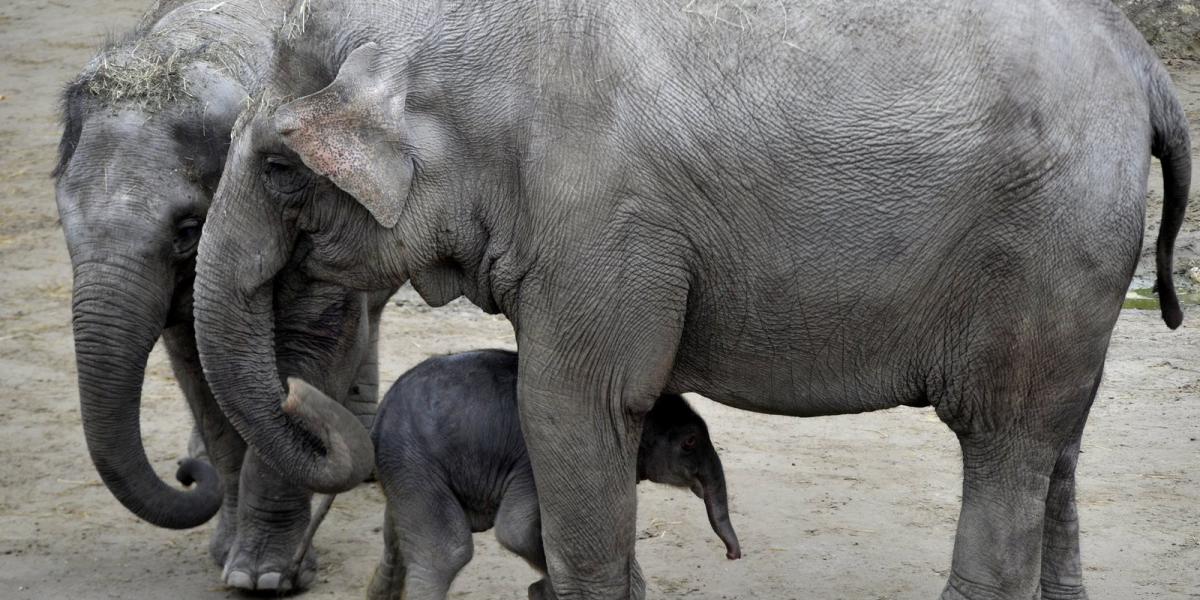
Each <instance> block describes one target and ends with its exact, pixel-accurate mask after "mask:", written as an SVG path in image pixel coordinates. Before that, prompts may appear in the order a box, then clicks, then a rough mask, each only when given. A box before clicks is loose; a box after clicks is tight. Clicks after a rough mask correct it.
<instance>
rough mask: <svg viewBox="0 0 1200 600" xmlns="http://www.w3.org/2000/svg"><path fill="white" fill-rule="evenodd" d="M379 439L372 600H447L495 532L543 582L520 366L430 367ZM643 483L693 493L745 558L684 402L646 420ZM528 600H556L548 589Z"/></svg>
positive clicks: (407, 381) (474, 356)
mask: <svg viewBox="0 0 1200 600" xmlns="http://www.w3.org/2000/svg"><path fill="white" fill-rule="evenodd" d="M375 419H376V420H375V427H374V430H373V431H372V438H373V440H374V442H375V464H376V468H377V471H378V477H379V483H380V484H381V485H382V486H383V490H384V493H385V494H387V514H386V518H385V525H384V530H383V535H384V544H385V546H384V552H383V559H382V560H381V561H380V563H379V566H378V568H377V569H376V570H375V575H374V577H372V578H371V585H370V590H369V592H368V594H367V595H368V598H371V599H398V598H402V597H403V598H407V599H408V600H417V599H426V598H429V599H433V598H439V599H440V598H445V597H446V593H447V591H448V590H449V588H450V583H451V582H452V581H454V578H455V576H456V575H457V574H458V572H459V570H461V569H462V568H463V567H464V566H466V564H467V562H469V561H470V560H471V554H472V543H471V533H472V532H480V531H487V530H488V529H491V528H492V527H493V526H495V528H496V539H497V540H498V541H499V542H500V545H502V546H504V547H505V548H507V549H509V550H511V551H513V552H515V553H516V554H517V555H519V556H521V557H522V558H524V559H525V560H526V561H528V562H529V564H530V565H531V566H533V567H534V568H535V569H537V570H538V571H539V572H541V573H542V574H543V575H544V574H545V573H546V556H545V553H544V552H543V550H542V531H541V519H540V516H539V514H540V513H539V512H538V499H537V492H536V490H535V488H534V484H533V471H532V469H531V468H530V465H529V457H528V456H527V455H526V453H525V442H524V439H523V438H522V437H521V427H520V423H519V416H518V414H517V355H516V354H515V353H512V352H506V351H501V350H482V351H478V352H467V353H463V354H456V355H451V356H442V357H437V358H431V359H429V360H426V361H425V362H423V363H421V364H419V365H417V366H416V367H414V368H413V369H412V370H410V371H408V372H407V373H405V374H404V375H403V376H402V377H400V379H399V380H397V381H396V384H395V385H393V386H392V389H391V390H389V391H388V393H387V396H386V397H385V398H384V400H383V403H382V404H381V405H380V407H379V411H378V413H377V416H376V418H375ZM637 470H638V473H637V477H638V480H639V481H640V480H643V479H649V480H650V481H655V482H658V483H665V484H668V485H674V486H679V487H688V488H691V489H692V491H693V492H695V493H696V495H697V496H699V497H701V498H703V499H704V504H705V507H706V508H707V509H708V520H709V523H710V524H711V525H712V527H713V530H715V531H716V533H717V535H718V536H719V537H720V538H721V540H722V541H723V542H724V543H725V547H726V550H727V553H726V556H728V557H729V558H730V559H736V558H739V557H741V549H740V548H739V546H738V540H737V535H736V534H735V533H734V531H733V525H731V524H730V522H729V507H728V504H727V500H726V497H725V474H724V472H723V471H722V469H721V459H720V458H719V457H718V456H717V451H716V449H715V448H713V445H712V442H711V441H710V440H709V438H708V428H707V427H705V424H704V420H703V419H701V418H700V416H699V415H697V414H696V413H695V412H694V411H693V410H692V408H691V407H690V406H688V404H687V402H686V401H684V399H683V398H682V397H680V396H676V395H664V396H662V397H661V398H659V400H658V402H657V404H655V406H654V408H653V409H652V410H651V411H650V412H649V414H647V415H646V420H645V424H644V426H643V433H642V441H641V448H640V449H639V451H638V466H637ZM529 597H530V598H531V599H542V598H546V599H549V598H554V592H553V590H552V589H551V587H550V584H549V579H548V578H543V579H541V580H540V581H538V582H536V583H534V584H532V585H530V586H529Z"/></svg>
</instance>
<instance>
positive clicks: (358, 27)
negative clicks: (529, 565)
mask: <svg viewBox="0 0 1200 600" xmlns="http://www.w3.org/2000/svg"><path fill="white" fill-rule="evenodd" d="M294 10H295V11H298V12H299V13H302V14H304V15H305V22H306V23H307V30H306V32H305V33H304V34H303V35H301V36H299V37H295V38H293V39H291V40H285V41H284V42H283V44H282V46H281V48H280V50H279V52H280V54H279V60H278V62H277V64H276V66H275V67H274V69H273V70H272V74H273V77H274V79H273V80H272V82H271V83H270V84H269V85H268V86H267V87H266V89H265V92H264V96H263V99H262V101H261V102H259V103H256V109H254V111H253V112H252V113H249V114H247V116H246V118H245V119H244V126H243V127H241V128H239V130H238V131H237V132H235V139H234V142H233V145H232V148H231V151H230V152H231V154H230V157H229V161H228V162H227V164H226V172H225V178H224V179H223V180H222V182H221V187H220V189H219V190H218V193H217V196H216V198H215V200H214V204H213V209H212V211H211V213H210V220H209V228H210V231H209V233H208V234H206V236H205V237H204V239H203V240H202V241H201V247H200V258H199V263H198V267H197V268H198V276H197V278H198V279H197V298H196V322H197V327H198V333H199V338H200V339H199V344H200V351H201V359H202V361H203V364H204V367H205V372H206V373H207V375H208V376H209V381H210V382H211V384H212V385H213V389H214V392H215V394H216V396H217V399H218V401H219V402H220V404H221V406H222V408H223V409H224V410H225V411H226V414H227V415H228V416H229V417H230V420H231V421H232V422H233V424H234V425H235V427H237V429H238V431H240V432H241V433H242V434H243V435H245V436H246V439H247V440H248V442H249V443H250V444H251V445H252V446H253V447H255V448H256V449H257V450H259V451H260V452H261V453H262V455H263V458H264V460H265V461H266V462H267V463H268V464H271V465H273V466H275V467H276V468H278V469H279V470H280V471H282V472H284V473H285V474H287V476H289V477H292V478H294V479H295V480H296V481H298V482H302V483H303V484H304V485H307V486H311V487H313V488H316V489H319V490H322V491H336V490H337V489H340V488H342V487H345V486H347V485H349V484H351V483H353V481H354V479H353V477H349V476H347V471H348V470H349V469H348V468H347V467H348V465H352V464H354V459H355V458H356V457H354V456H348V455H347V448H348V447H349V444H348V442H347V440H348V439H350V438H352V437H353V436H355V435H357V433H358V432H355V431H352V430H346V431H336V430H334V429H331V428H326V429H313V428H312V427H309V428H307V430H306V429H305V428H302V427H297V426H296V420H295V419H292V418H290V417H289V415H299V416H300V417H301V419H300V421H301V422H306V423H310V424H311V423H317V422H320V421H321V420H320V419H315V418H313V417H312V415H311V413H312V412H313V411H317V410H326V411H328V412H332V413H336V412H338V410H337V408H336V405H330V406H326V405H321V406H307V405H305V404H304V403H303V402H302V401H301V400H299V398H295V397H294V398H291V399H289V401H288V402H287V403H286V404H285V405H283V406H281V400H283V399H284V394H285V390H284V388H283V387H282V386H281V385H280V383H279V378H278V377H277V376H276V375H275V368H276V361H275V356H274V353H273V345H272V339H271V336H270V333H271V331H272V322H271V315H272V311H271V308H272V296H271V294H270V293H269V290H270V286H271V282H272V281H273V280H274V279H275V278H276V277H277V273H278V272H279V270H280V269H281V268H284V267H285V265H287V264H288V261H289V260H296V259H300V260H303V263H304V268H305V270H306V271H307V272H309V273H312V274H313V275H314V276H316V277H320V278H324V279H328V280H336V281H340V282H344V283H346V284H347V285H352V286H357V287H360V288H364V289H366V288H372V287H378V286H380V285H385V284H386V285H395V284H398V283H400V282H402V281H405V280H411V281H412V283H413V285H414V287H416V289H417V290H418V291H419V292H420V293H421V294H422V296H423V297H424V298H425V300H426V301H428V302H429V303H430V304H433V305H440V304H443V303H445V302H448V301H449V300H450V299H452V298H454V297H456V296H459V295H465V296H466V297H468V298H469V299H470V300H471V301H473V302H474V303H475V304H477V305H479V306H480V307H482V308H483V309H484V310H487V311H494V312H495V311H498V312H503V313H504V314H506V315H507V316H508V317H509V318H510V319H511V320H512V322H513V324H514V326H515V327H516V332H517V341H518V345H519V347H520V384H519V385H520V408H521V415H522V427H523V431H524V432H525V435H526V437H527V441H528V445H529V452H530V456H531V460H532V464H533V468H534V475H535V478H536V480H537V484H538V491H539V497H540V499H541V507H542V522H543V527H544V528H543V536H544V538H545V542H546V552H547V562H548V565H549V570H550V574H551V578H552V581H553V586H554V589H555V591H556V593H557V594H558V595H559V596H560V597H563V598H621V597H635V596H640V595H641V593H642V588H643V586H642V583H641V580H640V576H639V570H638V568H637V563H636V561H635V559H634V537H635V536H634V534H635V529H634V527H635V525H634V523H635V519H634V518H635V494H634V482H635V481H636V476H635V475H636V474H635V464H636V456H637V446H638V439H639V433H640V428H641V423H642V418H643V415H644V414H645V412H646V411H647V410H648V409H649V408H650V406H651V405H652V403H653V400H654V398H655V397H657V395H658V394H659V393H660V392H662V391H663V390H666V391H669V392H683V391H693V392H698V393H701V394H704V395H705V396H708V397H710V398H713V399H715V400H717V401H719V402H722V403H725V404H728V405H730V406H735V407H739V408H743V409H747V410H753V411H760V412H769V413H777V414H787V415H795V416H811V415H829V414H840V413H855V412H862V411H869V410H878V409H883V408H889V407H894V406H897V405H909V406H926V405H932V406H933V407H935V409H936V412H937V414H938V415H939V417H941V419H942V420H943V421H945V423H946V424H947V425H948V426H949V427H950V428H951V429H952V430H953V431H954V432H955V433H956V434H957V436H958V438H959V440H960V442H961V447H962V452H963V462H964V485H963V504H962V511H961V514H960V517H959V525H958V537H957V539H956V543H955V549H954V556H953V564H952V568H951V575H950V577H949V581H948V583H947V585H946V587H945V590H944V592H943V598H947V599H953V598H989V599H992V598H1021V599H1027V598H1030V597H1034V596H1035V595H1040V596H1041V597H1044V598H1079V597H1083V596H1084V595H1085V592H1084V588H1083V584H1082V580H1081V578H1082V569H1081V566H1080V557H1079V544H1078V521H1077V518H1076V512H1075V501H1074V493H1075V475H1074V473H1075V462H1076V456H1077V454H1078V451H1079V440H1080V436H1081V434H1082V430H1083V425H1084V422H1085V420H1086V416H1087V413H1088V409H1089V408H1090V405H1091V403H1092V400H1093V398H1094V396H1095V393H1096V388H1097V385H1098V384H1099V382H1100V378H1101V369H1102V367H1103V364H1104V357H1105V352H1106V350H1107V347H1108V343H1109V337H1110V334H1111V331H1112V328H1113V325H1114V323H1115V322H1116V320H1117V317H1118V315H1119V314H1120V310H1121V303H1122V299H1123V297H1124V294H1125V290H1126V287H1127V286H1128V284H1129V282H1130V278H1131V276H1132V274H1133V271H1134V267H1135V265H1136V263H1137V259H1138V254H1139V250H1140V246H1141V241H1142V239H1141V238H1142V224H1143V220H1144V212H1145V192H1146V185H1147V177H1148V172H1149V166H1150V159H1151V156H1152V155H1154V156H1157V157H1159V158H1160V159H1161V160H1162V161H1163V165H1164V174H1165V178H1166V199H1165V204H1164V214H1163V223H1162V230H1161V233H1160V237H1159V240H1158V289H1159V295H1160V300H1161V303H1162V307H1163V308H1162V310H1163V317H1164V319H1165V320H1166V322H1167V325H1168V326H1170V327H1176V326H1178V325H1179V324H1180V322H1181V320H1182V312H1181V310H1180V307H1179V304H1178V301H1177V299H1176V296H1175V293H1174V289H1173V284H1172V278H1171V262H1172V247H1173V244H1174V239H1175V236H1176V233H1177V231H1178V228H1179V226H1180V223H1181V219H1182V217H1183V212H1184V208H1185V204H1186V198H1187V193H1188V186H1189V178H1190V164H1189V161H1190V158H1189V140H1188V133H1187V126H1186V122H1185V119H1184V113H1183V111H1182V110H1181V108H1180V105H1179V102H1178V101H1177V99H1176V97H1175V95H1174V94H1173V92H1172V90H1171V87H1170V83H1169V79H1168V77H1167V74H1166V72H1165V70H1164V69H1163V67H1162V66H1161V64H1160V63H1159V62H1158V60H1157V59H1156V58H1155V56H1154V54H1153V53H1152V51H1151V50H1150V49H1149V47H1148V46H1147V45H1146V44H1145V42H1144V40H1142V38H1141V37H1140V36H1139V35H1138V33H1137V32H1136V31H1135V30H1134V29H1133V28H1132V27H1131V26H1130V24H1129V23H1128V21H1127V20H1126V19H1125V18H1124V17H1123V16H1122V15H1121V14H1120V13H1119V12H1118V11H1117V10H1116V9H1115V8H1113V6H1112V5H1111V4H1110V3H1109V2H1107V1H1102V0H1094V1H1065V0H1063V1H1059V0H1014V1H1012V2H978V1H974V0H934V1H930V0H919V1H918V0H906V1H886V2H884V1H872V0H849V1H847V0H790V1H789V0H784V1H782V2H763V3H758V4H753V5H746V6H741V5H736V6H735V5H734V4H730V3H725V2H715V1H714V2H703V1H702V2H696V1H691V0H689V1H686V2H685V1H684V0H667V1H662V2H643V1H640V0H612V1H608V2H582V1H572V0H563V1H561V2H550V3H547V2H506V3H490V4H486V5H480V6H474V5H473V6H472V7H466V6H459V5H457V4H453V3H449V4H448V3H442V2H433V1H428V2H427V1H421V0H414V1H411V2H403V3H395V4H393V3H390V2H382V1H358V2H352V3H343V2H331V1H320V0H308V1H304V2H297V3H296V5H295V7H294ZM815 287H820V288H821V289H822V290H824V292H825V293H823V294H822V295H821V296H820V297H817V296H814V295H813V294H812V293H811V291H812V289H813V288H815ZM367 454H369V453H367ZM357 458H366V457H365V456H364V457H357ZM1039 590H1040V591H1039Z"/></svg>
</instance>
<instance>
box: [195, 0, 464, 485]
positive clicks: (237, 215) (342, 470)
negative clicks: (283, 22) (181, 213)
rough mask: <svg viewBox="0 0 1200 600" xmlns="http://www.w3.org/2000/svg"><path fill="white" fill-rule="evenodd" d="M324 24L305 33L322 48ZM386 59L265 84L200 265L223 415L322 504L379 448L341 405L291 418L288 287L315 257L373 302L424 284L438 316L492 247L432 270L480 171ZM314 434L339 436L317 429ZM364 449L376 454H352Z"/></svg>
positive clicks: (363, 58)
mask: <svg viewBox="0 0 1200 600" xmlns="http://www.w3.org/2000/svg"><path fill="white" fill-rule="evenodd" d="M314 26H315V21H313V22H310V30H309V31H308V33H307V34H306V35H307V36H314V37H319V36H315V34H314V32H313V31H312V28H313V27H314ZM280 52H281V53H285V51H284V50H281V51H280ZM287 60H288V58H287V56H283V57H282V58H281V59H280V61H281V63H282V64H286V63H287ZM386 62H387V61H385V60H384V57H383V56H382V54H381V52H380V49H379V48H378V47H377V46H376V45H375V44H371V43H369V44H365V45H362V46H359V47H358V48H356V49H355V50H353V51H352V52H350V53H349V55H348V56H347V57H346V58H345V59H344V60H342V61H341V62H340V63H339V64H340V66H339V67H338V68H335V69H334V70H335V71H336V72H337V76H336V78H335V79H333V81H332V82H328V81H324V82H322V81H320V77H319V76H313V77H311V78H309V79H305V78H304V77H300V76H296V75H295V73H291V71H292V70H290V69H285V70H287V71H289V73H291V75H290V76H289V77H287V78H286V81H280V82H276V83H275V84H272V85H270V86H268V88H267V90H266V91H265V92H264V94H263V97H262V98H261V99H260V100H259V101H258V102H256V103H253V104H254V106H253V107H252V108H251V109H249V110H248V111H247V112H246V113H245V114H244V115H243V116H242V118H241V122H240V124H239V125H238V126H236V127H235V133H234V139H233V142H232V145H231V148H230V157H229V160H228V161H227V163H226V169H225V174H224V177H223V178H222V180H221V185H220V188H219V189H218V191H217V194H216V196H215V197H214V203H213V207H212V210H211V211H210V213H209V217H208V224H207V226H206V230H205V236H204V238H203V240H202V241H201V244H200V252H199V259H198V263H197V282H196V304H195V310H196V326H197V342H198V346H199V349H200V354H201V359H202V362H203V364H204V369H205V375H206V377H207V379H208V381H209V383H210V386H211V387H212V390H213V392H214V394H215V396H216V398H217V400H218V402H219V403H220V404H221V408H222V410H223V411H224V412H225V414H226V415H227V416H228V417H229V419H230V421H231V422H232V423H233V425H234V426H235V427H236V428H237V430H238V432H239V433H240V434H241V435H242V436H243V437H244V438H245V439H246V440H247V442H248V443H249V444H250V445H251V447H253V448H254V450H255V451H256V453H257V454H258V455H259V456H260V457H261V458H262V459H263V460H264V461H266V462H267V463H268V464H270V465H271V466H272V467H273V468H275V469H277V470H278V471H279V472H280V473H282V474H284V475H285V476H286V477H288V478H290V479H291V480H292V481H294V482H295V483H297V484H299V485H303V486H305V487H307V488H309V489H311V490H313V491H316V492H321V493H338V492H341V491H344V490H346V489H349V488H351V487H353V486H355V485H357V484H358V483H359V482H360V481H362V479H363V477H364V476H366V475H367V474H368V473H369V471H370V470H371V469H372V468H373V458H372V456H371V453H370V452H371V444H370V442H369V439H368V438H367V433H366V431H365V430H363V429H362V428H361V427H357V428H349V427H348V428H346V429H345V430H338V429H337V427H338V425H337V424H339V423H348V422H349V421H348V420H347V419H345V418H343V417H345V415H342V414H340V413H342V412H344V411H345V409H344V408H342V407H341V406H340V405H336V404H326V405H321V406H320V407H318V409H319V410H322V411H327V414H326V415H325V416H324V417H323V418H322V419H319V420H318V419H302V418H298V416H297V415H295V414H291V413H289V411H288V407H293V408H294V407H295V406H297V405H296V404H295V403H291V404H285V403H284V398H285V395H286V394H285V390H284V388H283V386H282V385H281V383H280V377H279V375H278V373H277V367H276V356H275V347H274V332H275V324H274V322H273V313H272V308H273V307H272V302H273V297H272V293H271V291H272V285H273V283H274V282H275V280H276V276H277V275H278V274H279V273H280V271H281V269H283V268H284V266H285V265H287V264H295V262H296V261H294V260H293V259H292V255H293V254H297V255H298V256H299V255H301V254H302V255H303V259H302V260H301V261H300V262H301V263H302V268H303V269H304V270H305V271H306V272H307V273H309V274H310V275H311V276H313V277H315V278H318V279H324V280H328V281H336V282H338V283H340V284H342V285H346V286H349V287H353V288H357V289H362V290H374V289H382V288H389V287H396V286H399V285H401V284H403V283H404V282H405V281H407V280H409V278H410V275H411V276H412V281H413V284H414V286H416V288H417V290H418V291H419V292H420V293H421V294H422V295H423V296H424V297H425V299H426V300H427V301H429V302H430V303H431V304H433V305H439V304H444V303H445V302H448V301H449V300H451V299H453V298H454V297H457V296H459V295H462V294H464V293H466V294H468V295H470V294H471V293H472V291H473V290H472V289H469V288H468V287H467V285H468V282H469V281H470V280H471V278H470V277H467V276H464V272H465V271H466V270H468V269H471V268H474V267H478V265H480V264H481V263H482V262H483V258H482V255H483V253H484V252H483V250H484V249H482V248H481V249H479V252H478V253H477V254H476V255H473V256H463V257H459V259H458V260H457V261H455V262H454V263H453V264H448V263H447V262H444V261H439V260H437V259H436V258H433V257H434V256H435V253H434V251H433V250H431V249H432V248H436V247H446V246H448V245H451V246H452V245H456V242H455V241H448V240H446V239H445V237H446V236H448V235H456V234H457V233H461V229H458V230H457V231H455V228H454V227H452V226H451V221H453V220H455V219H459V218H463V217H465V215H462V214H455V211H456V210H457V209H461V208H462V204H463V203H462V202H461V199H462V198H466V197H469V196H470V195H471V194H472V192H471V191H468V190H465V189H464V188H462V187H455V186H456V185H457V186H461V185H464V184H463V183H462V182H464V181H469V182H474V183H477V182H478V181H479V176H478V175H475V176H472V177H469V178H468V177H460V176H459V175H458V173H461V172H464V171H465V170H466V169H468V168H470V166H466V163H467V162H469V161H465V160H464V161H458V160H452V157H453V153H452V152H451V150H450V145H451V144H450V142H449V141H448V140H449V138H450V137H451V136H450V135H449V133H448V132H447V131H445V130H444V129H443V128H441V127H440V126H439V124H438V123H436V122H434V121H432V120H426V119H423V118H422V117H421V116H419V115H410V114H408V111H406V103H405V99H406V92H407V87H406V85H407V83H406V81H407V79H406V78H404V77H398V76H394V72H395V69H394V65H388V64H386ZM318 70H319V69H318ZM281 79H282V78H281ZM326 83H327V85H324V87H320V86H321V85H322V84H326ZM314 88H317V89H316V91H315V92H314V91H313V89H314ZM305 92H309V93H307V95H305ZM297 96H300V97H299V98H298V99H295V100H291V101H289V102H278V101H275V100H274V99H275V98H286V97H297ZM460 163H461V164H460ZM456 168H457V169H460V171H458V172H455V169H456ZM418 169H421V170H422V171H423V175H424V176H423V177H422V178H417V177H415V174H416V173H417V171H418ZM412 198H424V201H423V202H421V203H413V202H412V201H411V199H412ZM447 199H449V200H447ZM422 207H423V208H422ZM408 211H415V213H410V214H409V217H410V218H405V216H406V215H405V213H406V212H408ZM289 261H292V262H291V263H289ZM472 299H473V300H475V299H476V298H472ZM479 303H480V304H482V305H483V306H485V307H486V306H488V304H487V302H486V301H481V302H479ZM316 422H321V423H325V424H326V425H325V426H324V427H312V426H311V425H308V426H306V424H311V423H316ZM334 440H340V441H339V442H338V443H332V442H333V441H334ZM354 448H358V449H363V454H362V455H360V456H355V457H349V456H345V455H340V454H339V452H340V450H344V449H354Z"/></svg>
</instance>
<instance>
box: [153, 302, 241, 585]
mask: <svg viewBox="0 0 1200 600" xmlns="http://www.w3.org/2000/svg"><path fill="white" fill-rule="evenodd" d="M162 337H163V344H164V346H165V347H166V349H167V356H168V357H169V358H170V360H171V367H172V370H173V371H174V372H175V379H176V381H178V382H179V387H180V388H181V389H182V390H183V395H184V397H185V398H187V402H188V407H189V408H190V409H191V412H192V418H193V420H194V425H193V428H192V435H191V439H189V441H188V454H189V455H190V456H192V457H195V458H203V459H204V460H206V461H208V463H209V464H211V465H212V466H213V467H214V468H216V470H217V474H218V475H219V476H220V478H221V484H222V486H223V487H224V488H225V497H224V500H223V501H222V504H221V511H220V513H218V515H217V526H216V529H215V530H214V531H213V534H212V538H210V539H209V543H208V552H209V556H211V557H212V559H213V562H215V563H216V564H217V565H218V566H220V565H223V564H225V559H226V558H227V557H228V555H229V549H230V548H231V547H232V546H233V540H234V537H236V534H237V514H238V490H239V487H240V478H241V471H242V462H243V460H244V457H245V455H246V442H245V441H243V440H242V438H241V436H239V435H238V433H237V431H235V430H234V428H233V424H231V423H230V422H229V420H228V419H226V418H225V414H224V413H222V412H221V408H220V406H218V405H217V400H216V398H214V397H213V395H212V391H211V390H209V388H208V382H207V381H205V379H204V370H203V368H202V367H201V366H200V354H199V352H197V350H196V335H195V330H194V329H193V328H192V324H191V323H190V322H189V323H187V324H183V325H178V326H175V327H170V328H167V329H165V330H163V336H162ZM201 452H202V453H203V454H202V455H200V453H201Z"/></svg>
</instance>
